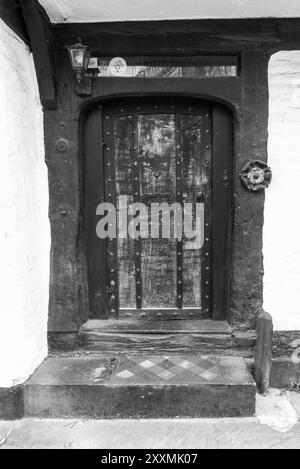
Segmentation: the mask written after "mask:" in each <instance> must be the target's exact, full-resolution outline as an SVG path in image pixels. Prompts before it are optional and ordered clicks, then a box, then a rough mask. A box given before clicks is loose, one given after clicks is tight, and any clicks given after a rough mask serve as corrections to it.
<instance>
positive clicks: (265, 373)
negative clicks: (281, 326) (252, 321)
mask: <svg viewBox="0 0 300 469" xmlns="http://www.w3.org/2000/svg"><path fill="white" fill-rule="evenodd" d="M272 339H273V321H272V317H271V315H270V314H269V313H265V312H264V313H261V314H260V315H259V316H258V319H257V339H256V349H255V372H254V378H255V382H256V385H257V389H258V392H260V393H262V394H263V393H266V392H267V390H268V388H269V384H270V376H271V367H272Z"/></svg>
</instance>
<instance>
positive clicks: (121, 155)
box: [114, 115, 136, 308]
mask: <svg viewBox="0 0 300 469" xmlns="http://www.w3.org/2000/svg"><path fill="white" fill-rule="evenodd" d="M114 141H115V144H114V145H115V165H116V166H115V167H116V179H115V184H116V195H117V210H118V214H119V213H120V211H123V214H122V215H121V214H120V215H121V216H122V217H123V216H124V215H125V214H124V211H126V212H127V205H126V206H125V207H120V205H119V200H120V199H119V196H127V197H128V200H127V201H128V204H132V203H133V201H134V197H133V194H134V178H133V152H132V147H133V117H132V116H131V115H128V116H117V117H115V119H114ZM123 200H124V203H125V199H123ZM124 219H125V217H124ZM118 222H119V219H118ZM120 228H122V230H123V228H125V227H123V224H122V227H120V226H119V223H118V239H117V252H118V283H119V306H120V308H135V307H136V286H135V282H136V279H135V265H134V240H133V239H132V238H130V237H128V236H127V238H121V237H120V236H119V235H120Z"/></svg>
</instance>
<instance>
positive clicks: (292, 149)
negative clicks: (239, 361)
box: [263, 51, 300, 330]
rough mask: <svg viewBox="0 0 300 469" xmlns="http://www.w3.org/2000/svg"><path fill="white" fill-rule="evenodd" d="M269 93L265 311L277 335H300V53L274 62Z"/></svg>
mask: <svg viewBox="0 0 300 469" xmlns="http://www.w3.org/2000/svg"><path fill="white" fill-rule="evenodd" d="M269 91H270V106H269V107H270V116H269V148H268V155H269V156H268V158H269V159H268V163H269V165H270V166H271V168H272V170H273V181H272V183H271V185H270V187H269V188H268V189H267V190H266V204H265V224H264V248H263V253H264V268H265V275H264V309H265V310H266V311H268V312H269V313H270V314H271V315H272V316H273V321H274V327H275V329H276V330H300V51H292V52H279V53H277V54H274V55H273V56H272V57H271V60H270V65H269Z"/></svg>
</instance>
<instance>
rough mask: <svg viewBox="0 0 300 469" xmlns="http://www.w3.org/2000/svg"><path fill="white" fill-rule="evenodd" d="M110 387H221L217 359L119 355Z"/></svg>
mask: <svg viewBox="0 0 300 469" xmlns="http://www.w3.org/2000/svg"><path fill="white" fill-rule="evenodd" d="M110 382H111V384H124V385H130V384H159V383H161V384H192V383H198V384H203V383H214V382H215V383H216V384H224V377H223V374H222V370H221V367H220V363H219V359H218V358H217V357H212V356H210V357H207V356H199V355H195V356H184V357H181V356H178V355H174V356H157V355H155V356H147V357H145V356H130V357H129V356H121V357H120V358H119V361H118V364H117V367H116V369H115V371H114V373H113V375H112V377H111V381H110Z"/></svg>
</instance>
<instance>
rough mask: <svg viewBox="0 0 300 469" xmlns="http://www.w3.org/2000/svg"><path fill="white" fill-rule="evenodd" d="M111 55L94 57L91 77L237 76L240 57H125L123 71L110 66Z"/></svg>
mask: <svg viewBox="0 0 300 469" xmlns="http://www.w3.org/2000/svg"><path fill="white" fill-rule="evenodd" d="M110 61H111V58H108V57H93V58H92V59H91V62H90V67H89V72H90V74H91V75H92V76H95V77H98V78H101V77H116V76H117V77H120V78H170V79H171V78H209V77H211V78H216V77H236V76H238V57H237V56H203V57H196V58H195V57H186V58H181V59H174V58H169V59H168V58H163V59H161V58H149V57H148V58H133V57H130V58H125V61H126V63H127V65H126V66H123V71H122V73H117V72H116V73H115V72H114V68H113V67H110V66H109V64H110Z"/></svg>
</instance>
